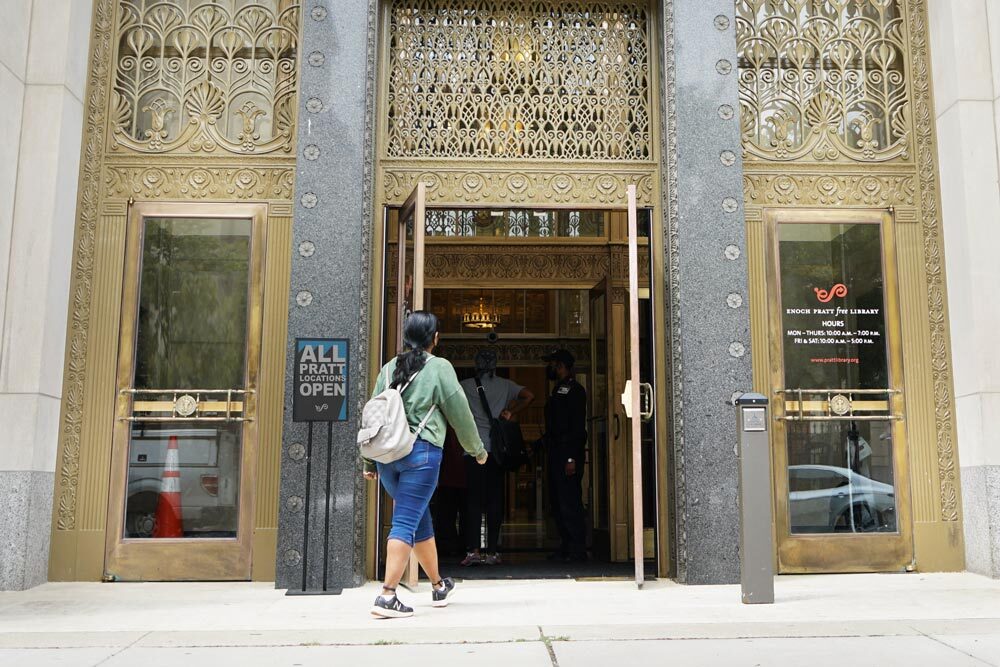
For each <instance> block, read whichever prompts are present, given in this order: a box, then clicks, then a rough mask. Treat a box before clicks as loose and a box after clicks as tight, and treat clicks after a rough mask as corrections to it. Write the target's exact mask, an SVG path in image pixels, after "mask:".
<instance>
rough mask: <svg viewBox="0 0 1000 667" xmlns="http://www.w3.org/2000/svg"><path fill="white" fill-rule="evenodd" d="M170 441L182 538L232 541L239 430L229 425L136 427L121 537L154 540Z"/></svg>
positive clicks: (130, 455)
mask: <svg viewBox="0 0 1000 667" xmlns="http://www.w3.org/2000/svg"><path fill="white" fill-rule="evenodd" d="M171 437H175V438H176V439H177V444H178V454H179V456H178V459H179V461H178V462H179V464H180V494H181V496H180V503H181V515H182V516H181V520H182V523H183V530H184V536H185V537H222V538H231V537H236V524H237V513H238V509H239V507H238V504H239V471H240V430H239V426H238V425H231V424H226V425H221V426H218V427H207V428H195V427H190V428H178V427H177V426H175V425H172V424H140V425H136V426H135V427H134V428H133V429H132V438H131V443H130V448H129V468H128V501H127V505H126V506H125V537H128V538H150V537H153V536H154V532H155V528H156V511H157V505H158V501H159V496H160V490H161V488H162V483H163V470H164V465H165V462H166V455H167V445H168V442H169V441H170V438H171Z"/></svg>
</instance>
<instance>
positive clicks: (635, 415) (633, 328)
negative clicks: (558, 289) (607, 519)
mask: <svg viewBox="0 0 1000 667" xmlns="http://www.w3.org/2000/svg"><path fill="white" fill-rule="evenodd" d="M638 218H639V212H638V208H637V206H636V187H635V186H634V185H630V186H629V187H628V228H627V234H628V362H627V367H628V377H629V379H628V381H627V382H626V383H625V391H624V392H623V393H622V396H621V400H622V405H623V406H624V408H625V415H626V417H628V421H629V426H628V440H629V444H630V448H631V463H632V471H631V476H630V478H631V482H632V484H631V487H632V488H631V491H632V498H631V500H632V503H631V505H632V521H631V526H630V528H631V534H632V548H631V550H630V551H631V553H632V561H633V563H634V564H635V583H636V585H637V586H638V587H640V588H641V587H642V585H643V582H644V580H645V553H646V549H645V534H646V531H645V528H644V526H645V516H644V511H643V510H644V502H643V501H644V498H645V494H644V493H643V477H644V476H643V464H642V453H643V435H644V430H645V431H647V433H648V431H649V428H645V429H644V426H643V424H644V423H649V422H650V421H651V420H652V418H653V404H654V401H653V387H652V384H650V383H648V382H643V375H642V354H641V350H642V347H643V346H642V339H643V338H645V337H644V336H643V331H642V328H641V326H640V322H641V319H642V318H641V317H640V310H639V304H640V297H641V294H640V290H639V282H640V281H639V224H638ZM645 287H646V292H648V291H649V286H648V285H646V286H645ZM646 347H648V345H647V346H646ZM648 367H650V365H648V364H647V368H648Z"/></svg>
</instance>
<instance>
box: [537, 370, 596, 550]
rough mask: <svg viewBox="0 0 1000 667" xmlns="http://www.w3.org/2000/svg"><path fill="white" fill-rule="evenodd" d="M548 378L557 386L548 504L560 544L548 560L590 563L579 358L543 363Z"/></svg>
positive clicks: (549, 441) (549, 434)
mask: <svg viewBox="0 0 1000 667" xmlns="http://www.w3.org/2000/svg"><path fill="white" fill-rule="evenodd" d="M543 361H545V362H546V363H547V364H548V366H547V367H546V374H547V375H548V378H549V379H550V380H553V381H555V386H554V387H553V388H552V395H551V396H549V401H548V403H547V404H546V406H545V435H544V436H543V437H542V440H541V444H542V446H543V447H544V448H545V450H546V452H547V455H548V468H549V474H548V479H549V499H550V502H551V504H552V513H553V515H554V518H555V521H556V526H557V527H558V529H559V538H560V540H561V545H560V547H559V550H558V551H556V552H555V553H554V554H552V555H551V556H550V557H549V559H550V560H567V561H569V560H576V561H583V560H586V559H587V543H586V539H587V529H586V524H585V518H584V510H583V497H582V492H583V489H582V483H583V457H584V451H585V448H586V444H587V390H586V389H584V388H583V387H582V386H581V385H580V383H578V382H577V381H576V379H575V378H574V377H573V366H574V365H575V363H576V359H575V358H574V357H573V355H572V354H571V353H570V352H569V351H568V350H556V351H554V352H553V353H552V354H549V355H547V356H546V357H544V358H543Z"/></svg>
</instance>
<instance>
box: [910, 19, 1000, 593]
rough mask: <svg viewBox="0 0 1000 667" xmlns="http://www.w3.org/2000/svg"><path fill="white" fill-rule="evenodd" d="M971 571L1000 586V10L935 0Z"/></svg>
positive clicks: (935, 57) (951, 295) (961, 458)
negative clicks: (999, 579) (999, 258)
mask: <svg viewBox="0 0 1000 667" xmlns="http://www.w3.org/2000/svg"><path fill="white" fill-rule="evenodd" d="M928 5H929V10H930V32H931V46H932V49H931V54H932V59H933V63H932V65H933V77H934V92H935V103H936V107H937V108H936V116H937V128H938V141H939V155H940V166H941V196H942V205H943V209H944V210H943V212H944V216H943V218H944V231H945V250H946V259H947V266H948V299H949V303H950V310H951V331H952V340H953V346H952V355H953V359H954V367H955V400H956V406H957V412H958V414H957V422H958V443H959V461H960V462H961V472H962V496H963V505H964V507H963V513H964V519H965V550H966V565H967V567H968V569H969V570H971V571H973V572H978V573H981V574H986V575H990V576H993V577H1000V355H997V352H996V350H997V332H998V331H1000V299H998V297H997V293H996V290H997V285H1000V262H997V259H996V252H997V248H1000V187H998V179H1000V162H998V155H1000V153H998V146H1000V143H998V139H1000V134H998V131H1000V107H998V105H1000V0H930V1H929V3H928Z"/></svg>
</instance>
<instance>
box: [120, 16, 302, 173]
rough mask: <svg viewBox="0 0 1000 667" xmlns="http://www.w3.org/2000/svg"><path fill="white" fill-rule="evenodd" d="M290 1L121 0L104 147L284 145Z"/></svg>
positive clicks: (288, 139) (288, 135)
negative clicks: (108, 142)
mask: <svg viewBox="0 0 1000 667" xmlns="http://www.w3.org/2000/svg"><path fill="white" fill-rule="evenodd" d="M298 32H299V1H298V0H171V1H169V2H164V1H162V0H121V3H120V10H119V26H118V57H117V62H116V75H115V86H114V92H113V101H112V104H113V106H112V113H111V122H112V127H113V137H114V142H115V143H114V144H113V145H112V148H119V149H120V147H127V148H129V149H132V150H136V151H142V152H145V153H168V152H213V151H215V150H216V149H222V150H223V151H229V152H232V153H258V154H259V153H268V152H273V151H284V152H288V151H290V150H291V148H292V141H293V127H294V121H295V92H296V86H297V83H296V47H297V43H298Z"/></svg>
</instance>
